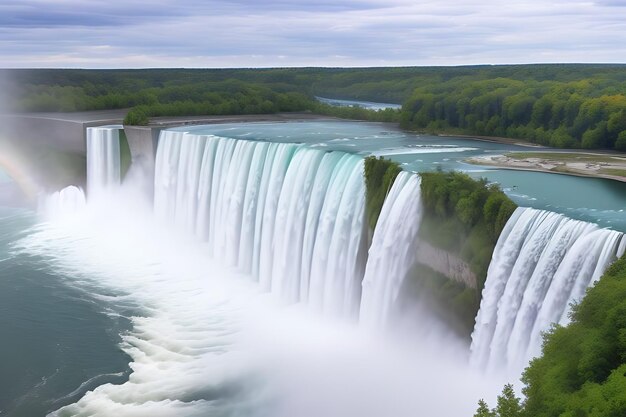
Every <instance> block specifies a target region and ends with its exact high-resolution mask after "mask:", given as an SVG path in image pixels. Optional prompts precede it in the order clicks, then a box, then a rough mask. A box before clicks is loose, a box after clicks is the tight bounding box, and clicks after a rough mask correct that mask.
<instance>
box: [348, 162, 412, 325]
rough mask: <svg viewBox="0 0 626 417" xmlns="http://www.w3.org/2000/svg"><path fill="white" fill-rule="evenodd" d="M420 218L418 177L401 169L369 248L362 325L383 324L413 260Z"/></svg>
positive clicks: (362, 305)
mask: <svg viewBox="0 0 626 417" xmlns="http://www.w3.org/2000/svg"><path fill="white" fill-rule="evenodd" d="M421 217H422V205H421V189H420V178H419V176H417V175H415V174H411V173H408V172H401V173H400V174H399V175H398V176H397V178H396V180H395V182H394V184H393V186H392V187H391V190H390V191H389V194H388V195H387V198H386V199H385V203H384V204H383V208H382V210H381V212H380V216H379V219H378V224H377V225H376V230H375V231H374V236H373V239H372V246H371V247H370V251H369V258H368V261H367V267H366V270H365V277H364V279H363V297H362V300H361V316H360V318H361V322H362V323H364V324H365V325H366V326H372V327H381V326H384V325H385V324H386V322H387V319H388V315H389V310H390V308H391V306H392V305H393V303H394V302H395V300H396V298H397V296H398V293H399V291H400V287H401V285H402V282H403V281H404V279H405V277H406V275H407V274H408V273H409V271H410V269H411V267H412V266H413V265H414V263H415V259H416V253H417V232H418V229H419V225H420V222H421Z"/></svg>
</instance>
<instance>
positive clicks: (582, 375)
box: [475, 257, 626, 417]
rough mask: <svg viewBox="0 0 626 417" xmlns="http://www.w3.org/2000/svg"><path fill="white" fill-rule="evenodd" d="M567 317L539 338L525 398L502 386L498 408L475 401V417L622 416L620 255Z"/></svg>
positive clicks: (624, 297)
mask: <svg viewBox="0 0 626 417" xmlns="http://www.w3.org/2000/svg"><path fill="white" fill-rule="evenodd" d="M571 319H572V322H571V323H570V324H569V325H568V326H566V327H561V326H555V327H554V328H553V329H552V330H551V331H550V332H548V333H547V334H546V335H545V336H544V343H543V354H542V356H541V357H539V358H536V359H534V360H533V361H532V362H531V364H530V366H529V367H528V368H527V369H526V371H525V372H524V376H523V378H522V381H523V382H524V384H525V385H526V386H525V388H524V390H523V392H524V395H525V397H526V398H525V400H524V401H523V402H522V401H520V400H519V399H516V398H515V395H514V393H513V392H512V390H510V387H509V386H507V387H505V390H504V392H503V393H502V395H501V396H500V398H499V399H498V406H497V407H496V408H495V409H493V410H490V409H489V407H488V406H487V404H485V403H484V402H483V401H481V402H480V403H479V408H478V410H477V412H476V414H475V416H476V417H555V416H562V417H623V416H626V257H623V258H622V259H621V260H619V261H617V262H616V263H615V264H613V265H612V266H611V267H610V268H609V269H608V270H607V272H606V273H605V274H604V276H603V277H602V278H601V279H600V281H599V282H598V283H597V284H596V285H595V286H594V287H592V288H590V289H589V290H588V291H587V295H586V296H585V298H584V299H583V300H582V301H581V302H580V303H579V304H578V305H576V306H575V307H574V309H573V312H572V314H571ZM501 402H502V403H506V404H507V405H508V406H507V407H505V408H502V407H500V403H501Z"/></svg>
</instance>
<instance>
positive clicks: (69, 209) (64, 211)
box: [39, 185, 86, 219]
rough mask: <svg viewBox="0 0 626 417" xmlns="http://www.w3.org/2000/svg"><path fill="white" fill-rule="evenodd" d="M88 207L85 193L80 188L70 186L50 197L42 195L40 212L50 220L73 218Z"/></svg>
mask: <svg viewBox="0 0 626 417" xmlns="http://www.w3.org/2000/svg"><path fill="white" fill-rule="evenodd" d="M85 205H86V202H85V193H84V192H83V190H81V189H80V188H78V187H76V186H73V185H70V186H69V187H65V188H63V189H62V190H60V191H56V192H54V193H52V194H50V195H42V196H41V198H40V200H39V211H40V212H41V213H43V214H45V215H46V216H48V217H50V218H56V219H58V218H61V217H71V216H74V215H75V214H76V213H77V212H79V211H80V210H82V209H83V208H84V207H85Z"/></svg>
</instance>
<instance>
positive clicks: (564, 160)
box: [465, 152, 626, 182]
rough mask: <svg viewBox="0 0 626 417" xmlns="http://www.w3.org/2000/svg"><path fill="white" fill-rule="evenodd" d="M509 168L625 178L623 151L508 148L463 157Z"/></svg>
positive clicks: (478, 163) (480, 162) (625, 158)
mask: <svg viewBox="0 0 626 417" xmlns="http://www.w3.org/2000/svg"><path fill="white" fill-rule="evenodd" d="M465 162H468V163H470V164H474V165H485V166H492V167H498V168H504V169H511V170H522V171H538V172H550V173H556V174H566V175H576V176H581V177H595V178H605V179H610V180H615V181H621V182H626V154H619V153H586V152H584V153H583V152H511V153H507V154H503V155H486V156H477V157H473V158H468V159H466V160H465Z"/></svg>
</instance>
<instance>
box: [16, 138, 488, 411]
mask: <svg viewBox="0 0 626 417" xmlns="http://www.w3.org/2000/svg"><path fill="white" fill-rule="evenodd" d="M166 136H167V135H166ZM183 138H184V140H181V139H183ZM161 145H162V146H164V147H163V148H162V149H163V150H162V151H160V152H159V155H158V158H159V162H158V165H159V166H160V168H157V171H158V175H157V176H156V185H157V187H156V195H155V204H156V207H155V208H156V213H157V215H158V221H155V219H153V218H152V216H150V215H149V213H148V211H147V210H146V207H143V206H142V205H141V204H133V196H134V197H137V196H139V195H140V193H136V192H133V190H127V192H125V193H124V192H122V191H123V190H119V192H117V193H110V194H109V195H108V198H107V199H97V200H90V202H89V203H88V204H87V205H86V206H83V207H82V212H81V213H80V214H81V215H80V216H74V215H72V216H60V217H56V216H55V219H54V221H53V222H50V223H45V224H43V225H41V226H39V227H38V228H37V230H36V231H35V232H34V233H32V234H30V235H29V236H28V237H27V238H25V239H23V240H22V241H21V242H20V244H19V245H18V247H17V248H16V249H17V250H19V251H24V252H26V253H30V254H35V255H43V256H45V258H46V260H47V261H46V263H47V267H49V268H54V269H58V270H59V271H60V272H61V274H60V275H63V276H65V277H67V280H68V284H69V285H72V286H73V287H76V288H82V289H84V291H85V292H87V293H88V294H89V296H90V297H96V298H99V299H101V300H102V301H103V302H106V303H107V304H110V306H111V307H110V308H111V312H110V314H112V315H118V314H122V315H125V317H129V319H130V320H131V324H132V328H131V330H130V331H129V332H128V333H126V334H124V335H123V340H124V342H123V344H122V345H121V348H122V349H123V350H124V351H125V352H126V353H127V354H128V355H129V356H130V358H131V360H132V362H131V364H130V366H131V368H132V373H131V375H130V377H129V381H128V382H126V383H123V384H120V385H114V384H104V385H102V386H99V387H98V388H96V389H95V390H94V391H92V392H88V393H86V394H85V395H84V396H83V397H82V398H81V399H80V400H79V401H78V402H77V403H75V404H72V405H69V406H67V407H64V408H62V409H61V410H59V411H57V412H55V413H53V415H55V416H57V415H58V416H68V415H72V416H111V415H118V416H144V415H151V416H206V415H212V416H235V415H239V416H269V417H292V416H299V417H318V416H320V415H324V416H328V417H339V416H352V415H355V416H356V415H358V416H361V417H379V416H382V415H394V416H396V417H405V416H406V417H409V416H414V415H416V414H418V415H433V414H437V413H441V412H443V413H445V414H446V415H469V414H470V413H471V411H472V410H473V409H474V407H475V401H476V398H480V397H483V396H485V394H488V393H495V392H497V388H496V386H488V384H486V383H485V381H483V380H481V379H480V378H479V377H477V375H475V374H473V373H472V372H470V371H468V370H467V369H466V368H465V366H464V362H463V358H464V355H463V354H462V349H463V346H462V344H460V343H459V344H458V345H455V346H456V349H455V348H452V349H450V352H446V353H445V354H444V353H442V351H441V349H439V347H438V345H437V344H436V343H434V344H432V345H426V344H423V343H418V342H417V341H410V343H405V342H400V341H397V340H391V338H389V337H384V338H378V337H377V336H375V335H373V334H371V333H369V332H362V331H361V330H360V329H359V328H358V327H356V326H354V325H353V324H350V323H342V322H341V321H337V320H320V319H319V318H316V317H315V315H312V314H311V313H310V312H308V311H306V310H305V309H302V308H301V306H300V305H298V304H295V305H293V304H292V305H290V306H284V305H282V304H283V303H276V300H274V299H273V298H272V297H269V296H267V295H263V291H264V290H267V289H271V290H272V291H273V292H274V293H277V294H280V295H281V299H282V300H286V301H288V302H290V303H291V302H293V301H297V300H300V301H306V302H308V303H309V304H310V305H313V306H316V307H317V308H318V309H320V310H321V311H323V312H325V313H328V314H333V315H336V314H338V315H351V314H354V313H356V310H357V309H358V300H359V297H358V284H359V282H360V277H361V276H362V274H363V261H364V259H363V257H364V253H363V241H364V236H365V234H364V232H363V228H364V224H363V221H364V219H363V217H364V213H363V205H364V202H363V199H364V190H363V179H362V169H363V167H362V160H361V159H360V158H358V157H355V156H351V155H347V154H343V153H339V152H331V153H324V152H319V151H316V150H311V149H306V148H302V147H299V146H296V145H278V144H267V143H257V142H247V141H238V142H237V143H235V141H231V140H226V139H222V138H214V137H193V136H190V135H187V136H184V135H178V137H177V135H176V134H171V139H170V140H164V141H163V142H161ZM198 154H201V155H202V157H201V158H200V157H198ZM265 170H268V171H269V172H268V173H266V172H265ZM198 172H199V173H200V174H197V173H198ZM276 178H279V179H280V180H276ZM73 190H74V189H72V191H73ZM78 191H80V190H78ZM392 194H393V196H394V197H393V198H390V199H389V200H388V202H387V203H386V204H385V209H384V211H385V213H388V215H389V218H387V215H385V216H384V217H381V220H380V221H381V225H382V224H385V225H387V226H385V228H387V227H388V228H389V230H388V231H386V232H385V231H381V232H380V233H379V234H378V236H377V237H375V241H376V242H377V243H376V245H375V249H373V250H372V254H371V256H372V257H373V259H379V260H380V261H381V262H378V263H376V264H375V266H372V268H373V269H371V272H370V275H369V276H370V277H371V279H372V280H374V281H375V282H376V283H382V282H383V281H382V280H381V279H380V277H374V276H373V275H372V274H373V271H380V272H381V274H382V277H383V278H384V277H386V276H387V275H386V274H387V273H388V271H386V269H387V266H389V267H391V265H392V263H393V264H394V265H395V261H390V262H388V263H387V266H385V265H386V264H385V262H384V260H383V258H384V256H387V255H388V256H395V259H397V260H398V262H400V263H402V265H403V266H400V267H396V266H394V268H396V270H398V271H402V270H404V269H406V268H408V266H406V265H408V262H409V258H410V251H409V250H408V249H407V251H406V253H404V254H397V253H396V252H395V251H394V250H393V247H392V246H389V245H388V243H389V239H390V236H392V235H393V233H395V231H398V230H402V232H403V233H404V235H405V236H406V239H408V240H411V239H414V236H415V234H416V231H417V230H416V226H417V225H418V224H419V221H418V219H419V213H420V211H419V208H420V205H419V179H418V177H417V176H415V175H412V174H401V175H400V176H399V180H398V182H397V185H394V187H393V192H392ZM79 211H81V210H79ZM163 221H172V222H173V223H174V225H175V227H174V229H178V228H180V227H182V228H183V229H185V230H186V231H187V232H192V234H193V236H194V237H196V238H200V239H195V241H193V240H194V239H191V240H192V241H190V240H189V239H185V237H184V236H176V235H173V234H172V233H170V231H169V230H167V228H164V227H161V225H162V222H163ZM403 221H406V222H407V224H406V226H410V225H413V226H410V227H404V228H403V227H402V223H403ZM381 227H382V226H381ZM405 229H406V230H405ZM246 231H247V232H246ZM248 234H250V235H248ZM197 240H199V242H198V241H197ZM264 245H265V247H263V246H264ZM212 258H214V259H212ZM224 264H226V265H230V266H231V267H232V268H229V267H224V266H223V265H224ZM279 269H280V270H279ZM235 270H239V271H243V273H237V272H235ZM251 274H254V276H255V277H257V278H258V280H259V282H258V283H255V282H254V281H253V280H250V275H251ZM394 282H395V284H394V286H390V292H388V293H387V296H386V297H385V299H384V300H383V302H380V303H379V302H377V303H376V305H377V306H381V308H383V307H384V306H388V304H389V303H391V302H392V301H393V297H392V296H391V295H392V294H393V292H394V291H395V289H394V287H397V285H399V284H400V282H401V279H400V278H398V279H397V280H395V281H394ZM377 285H378V284H377ZM377 308H378V307H376V308H371V309H369V308H368V312H371V314H372V315H373V316H374V317H379V316H380V315H381V314H380V313H378V312H376V310H377ZM384 308H387V307H384ZM129 312H130V314H131V315H130V316H129ZM419 342H423V341H419ZM450 390H452V392H454V393H455V401H454V402H449V401H446V398H447V397H448V395H449V392H450ZM372 393H375V395H373V394H372Z"/></svg>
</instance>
